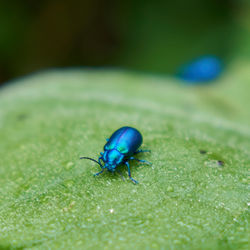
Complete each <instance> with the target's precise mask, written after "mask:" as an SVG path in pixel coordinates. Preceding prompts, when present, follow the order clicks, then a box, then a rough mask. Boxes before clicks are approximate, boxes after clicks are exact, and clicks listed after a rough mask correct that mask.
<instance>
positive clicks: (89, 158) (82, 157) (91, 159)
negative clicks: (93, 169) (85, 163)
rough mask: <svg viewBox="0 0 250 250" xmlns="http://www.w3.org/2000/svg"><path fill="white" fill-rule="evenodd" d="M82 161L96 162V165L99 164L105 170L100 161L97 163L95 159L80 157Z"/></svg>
mask: <svg viewBox="0 0 250 250" xmlns="http://www.w3.org/2000/svg"><path fill="white" fill-rule="evenodd" d="M80 159H87V160H90V161H94V162H95V163H97V164H98V165H100V166H101V168H103V166H102V165H101V164H100V163H99V162H98V161H96V160H95V159H92V158H89V157H80Z"/></svg>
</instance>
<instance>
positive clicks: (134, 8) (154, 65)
mask: <svg viewBox="0 0 250 250" xmlns="http://www.w3.org/2000/svg"><path fill="white" fill-rule="evenodd" d="M249 7H250V3H249V1H248V0H188V1H187V0H176V1H172V0H154V1H153V0H143V1H142V0H122V1H111V0H107V1H101V0H43V1H41V0H36V1H33V0H23V1H20V0H11V1H5V0H4V1H1V2H0V84H2V83H3V82H4V81H7V80H9V79H12V78H15V77H18V76H22V75H25V74H28V73H30V72H34V71H37V70H41V69H46V68H51V67H65V66H67V67H69V66H70V67H71V66H90V67H92V66H108V67H110V66H111V67H122V68H128V69H133V70H140V71H143V72H156V73H164V74H172V73H175V72H176V68H177V67H178V66H179V65H181V64H183V63H185V62H186V61H188V60H191V59H192V58H194V57H196V56H199V55H203V54H213V55H216V56H218V57H220V58H221V59H222V60H223V61H224V62H225V64H227V63H228V62H230V60H232V59H233V58H234V57H236V56H239V55H240V56H244V57H249V56H250V35H249V34H250V21H249V20H250V19H249V15H250V11H249V9H250V8H249Z"/></svg>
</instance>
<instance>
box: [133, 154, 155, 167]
mask: <svg viewBox="0 0 250 250" xmlns="http://www.w3.org/2000/svg"><path fill="white" fill-rule="evenodd" d="M129 160H135V161H139V162H142V163H146V164H148V165H152V163H151V162H149V161H146V160H140V159H137V158H135V157H133V156H132V157H130V158H129Z"/></svg>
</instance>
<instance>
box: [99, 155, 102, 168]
mask: <svg viewBox="0 0 250 250" xmlns="http://www.w3.org/2000/svg"><path fill="white" fill-rule="evenodd" d="M101 160H103V158H102V156H100V157H99V158H98V162H99V164H100V167H101V166H102V163H101ZM101 169H102V167H101Z"/></svg>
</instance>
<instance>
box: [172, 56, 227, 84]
mask: <svg viewBox="0 0 250 250" xmlns="http://www.w3.org/2000/svg"><path fill="white" fill-rule="evenodd" d="M222 68H223V67H222V61H221V60H220V59H219V58H218V57H217V56H212V55H207V56H202V57H199V58H196V59H195V60H193V61H191V62H189V63H187V64H184V65H182V66H181V67H180V68H179V70H178V73H177V76H179V77H180V78H181V79H182V80H184V81H187V82H190V83H201V82H209V81H212V80H215V79H216V78H217V77H218V76H219V75H220V74H221V72H222Z"/></svg>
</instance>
